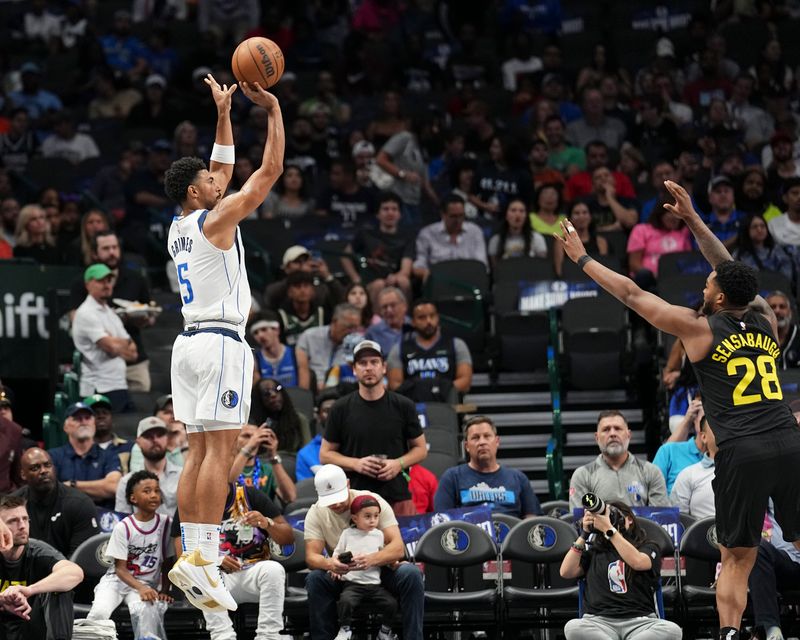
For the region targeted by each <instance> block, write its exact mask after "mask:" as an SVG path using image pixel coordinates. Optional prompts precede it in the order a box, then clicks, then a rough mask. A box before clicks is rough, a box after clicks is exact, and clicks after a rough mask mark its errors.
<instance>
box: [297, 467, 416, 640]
mask: <svg viewBox="0 0 800 640" xmlns="http://www.w3.org/2000/svg"><path fill="white" fill-rule="evenodd" d="M314 486H315V488H316V490H317V495H318V500H317V502H315V503H314V504H313V505H312V506H311V509H309V511H308V513H307V514H306V517H305V523H304V527H305V530H304V538H305V544H306V564H307V565H308V568H309V569H310V570H311V571H310V573H309V574H308V576H307V577H306V589H307V590H308V611H309V622H310V626H311V635H312V637H314V638H333V637H334V636H335V635H336V630H337V628H338V624H337V618H336V615H334V613H335V610H336V608H335V604H336V602H337V601H338V599H339V595H340V593H341V591H342V587H343V583H342V581H341V580H339V579H335V578H333V577H331V574H330V573H329V572H333V573H335V574H338V575H339V576H341V575H344V574H346V573H348V572H349V571H353V570H359V569H361V568H364V567H366V566H367V562H368V563H369V565H371V566H374V567H380V569H381V576H380V577H381V584H382V585H383V586H384V587H386V588H387V589H388V590H389V592H391V593H392V595H394V596H395V597H396V598H397V600H398V603H399V605H400V607H399V609H400V612H401V614H402V616H403V637H404V638H406V640H421V638H422V636H423V633H422V617H423V615H422V614H423V607H424V600H425V598H424V585H423V580H422V572H421V571H420V570H419V568H418V567H416V566H415V565H413V564H410V563H407V562H404V561H403V558H404V557H405V549H404V546H403V540H402V538H401V536H400V527H399V526H398V525H397V520H396V518H395V516H394V512H393V511H392V508H391V506H389V503H388V502H386V501H385V500H384V499H383V498H381V497H380V496H377V500H378V503H379V504H380V507H381V510H380V516H379V519H378V530H379V531H381V532H382V533H383V538H384V547H383V549H381V550H380V551H378V552H377V553H374V554H371V555H369V556H366V555H362V554H353V561H352V562H351V563H350V564H344V563H342V562H339V561H338V560H337V559H336V558H335V557H333V550H334V548H335V547H336V544H337V543H338V541H339V538H340V536H341V535H342V532H343V531H344V530H345V529H347V527H348V526H349V522H350V504H351V503H352V501H353V500H354V499H355V498H356V497H358V496H359V495H365V494H366V493H368V492H366V491H354V490H352V489H350V488H349V482H348V480H347V476H345V474H344V471H342V469H340V468H339V467H337V466H335V465H331V464H327V465H324V466H323V467H322V468H321V469H320V470H319V471H318V472H317V475H316V476H314ZM324 551H325V552H327V556H326V555H323V552H324ZM392 567H394V568H392ZM382 640H383V639H382Z"/></svg>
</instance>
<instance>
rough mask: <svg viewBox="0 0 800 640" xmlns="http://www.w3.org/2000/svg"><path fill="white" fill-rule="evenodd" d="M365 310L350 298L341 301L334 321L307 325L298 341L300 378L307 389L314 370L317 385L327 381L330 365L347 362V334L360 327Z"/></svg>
mask: <svg viewBox="0 0 800 640" xmlns="http://www.w3.org/2000/svg"><path fill="white" fill-rule="evenodd" d="M360 325H361V312H360V311H359V310H358V309H356V308H355V307H354V306H353V305H351V304H348V303H346V302H344V303H342V304H340V305H337V306H336V308H335V309H334V311H333V318H332V319H331V323H330V325H325V326H322V327H313V328H311V329H307V330H306V331H304V332H303V335H301V336H300V339H299V340H298V341H297V349H296V350H295V355H296V356H297V380H298V382H299V386H301V387H303V389H311V374H312V372H313V374H314V376H315V378H316V386H317V389H322V388H323V386H324V385H325V373H326V372H327V371H328V369H329V368H330V367H331V366H333V365H335V364H341V363H343V362H344V355H345V354H344V349H343V348H342V341H343V340H344V337H345V336H346V335H348V334H350V333H353V332H354V331H358V328H359V326H360Z"/></svg>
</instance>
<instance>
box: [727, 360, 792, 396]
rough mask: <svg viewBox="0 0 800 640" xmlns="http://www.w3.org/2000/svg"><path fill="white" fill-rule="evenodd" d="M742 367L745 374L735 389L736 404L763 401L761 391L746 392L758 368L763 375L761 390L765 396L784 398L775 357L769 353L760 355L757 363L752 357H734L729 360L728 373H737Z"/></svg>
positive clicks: (761, 375) (730, 374) (759, 373)
mask: <svg viewBox="0 0 800 640" xmlns="http://www.w3.org/2000/svg"><path fill="white" fill-rule="evenodd" d="M742 367H744V375H743V376H742V379H741V380H739V384H737V385H736V388H735V389H734V390H733V404H734V406H740V405H743V404H753V403H754V402H761V400H762V396H761V394H760V393H751V394H749V395H745V394H744V392H745V391H747V387H749V386H750V383H751V382H752V381H753V380H754V379H755V377H756V369H758V375H759V376H760V377H761V391H762V392H763V394H764V397H765V398H767V400H782V399H783V390H782V389H781V383H780V380H778V369H777V367H776V366H775V358H773V357H772V356H767V355H764V356H758V358H756V361H755V364H754V363H753V361H752V360H751V359H750V358H734V359H733V360H729V361H728V375H729V376H735V375H737V373H738V370H739V369H740V368H742Z"/></svg>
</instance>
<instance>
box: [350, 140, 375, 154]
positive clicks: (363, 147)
mask: <svg viewBox="0 0 800 640" xmlns="http://www.w3.org/2000/svg"><path fill="white" fill-rule="evenodd" d="M362 153H368V154H369V155H371V156H374V155H375V146H374V145H373V144H372V143H371V142H370V141H369V140H359V141H358V142H356V143H355V144H354V145H353V157H354V158H355V157H356V156H360V155H361V154H362Z"/></svg>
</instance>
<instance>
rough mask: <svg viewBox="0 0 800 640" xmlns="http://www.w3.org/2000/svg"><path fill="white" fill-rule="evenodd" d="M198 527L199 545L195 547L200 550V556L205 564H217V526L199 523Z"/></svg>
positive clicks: (218, 528)
mask: <svg viewBox="0 0 800 640" xmlns="http://www.w3.org/2000/svg"><path fill="white" fill-rule="evenodd" d="M197 526H198V527H199V533H200V536H199V543H198V545H197V547H198V549H200V555H201V556H203V560H205V561H206V562H213V563H214V564H217V560H218V559H219V531H220V526H219V525H218V524H206V523H204V522H203V523H200V524H199V525H197Z"/></svg>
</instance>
